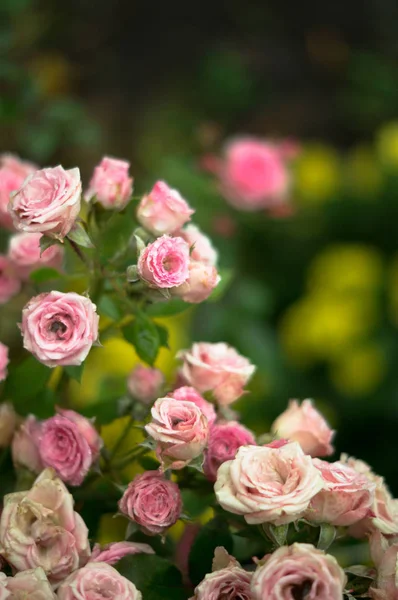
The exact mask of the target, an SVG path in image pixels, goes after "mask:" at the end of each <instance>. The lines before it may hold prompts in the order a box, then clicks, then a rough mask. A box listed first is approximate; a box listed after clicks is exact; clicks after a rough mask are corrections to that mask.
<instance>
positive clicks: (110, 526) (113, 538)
mask: <svg viewBox="0 0 398 600" xmlns="http://www.w3.org/2000/svg"><path fill="white" fill-rule="evenodd" d="M127 524H128V520H127V519H125V518H124V517H119V516H117V517H115V515H114V514H113V513H112V514H109V513H105V514H104V515H102V517H101V520H100V524H99V527H98V535H97V540H96V541H97V542H98V543H99V544H101V546H102V545H105V544H110V542H121V541H123V540H124V539H125V535H126V527H127Z"/></svg>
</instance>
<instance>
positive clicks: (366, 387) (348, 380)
mask: <svg viewBox="0 0 398 600" xmlns="http://www.w3.org/2000/svg"><path fill="white" fill-rule="evenodd" d="M386 366H387V365H386V359H385V356H384V354H383V352H382V351H381V349H380V348H379V347H378V346H377V345H376V344H372V343H367V344H364V345H361V346H358V347H355V346H354V347H353V348H351V349H347V350H346V351H345V352H344V354H342V355H341V357H340V358H339V359H338V360H336V362H335V363H334V364H333V365H332V366H331V369H330V378H331V380H332V382H333V383H334V385H335V386H336V388H337V389H338V390H340V391H341V392H343V393H344V394H347V395H349V396H364V395H367V394H371V393H373V392H374V391H375V390H376V389H377V387H378V386H379V385H380V383H381V382H382V380H383V377H384V375H385V372H386Z"/></svg>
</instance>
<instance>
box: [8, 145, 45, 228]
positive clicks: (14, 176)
mask: <svg viewBox="0 0 398 600" xmlns="http://www.w3.org/2000/svg"><path fill="white" fill-rule="evenodd" d="M37 168H38V167H36V165H34V164H32V163H29V162H26V161H23V160H20V159H19V158H18V157H17V156H13V155H12V154H2V155H1V156H0V227H5V228H7V229H14V227H13V224H12V218H11V215H10V213H9V212H8V203H9V201H10V195H11V193H12V192H16V191H17V190H19V188H20V187H21V186H22V184H23V182H24V181H25V179H26V178H27V177H28V175H31V174H32V173H34V172H35V171H36V170H37Z"/></svg>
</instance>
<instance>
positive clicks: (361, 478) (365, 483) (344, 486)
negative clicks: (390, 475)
mask: <svg viewBox="0 0 398 600" xmlns="http://www.w3.org/2000/svg"><path fill="white" fill-rule="evenodd" d="M314 465H315V466H316V468H317V469H318V470H319V472H320V473H321V475H322V478H323V481H324V489H323V490H321V491H320V492H319V493H318V494H317V495H316V496H315V497H314V498H313V499H312V500H311V504H310V506H309V509H308V511H307V513H306V515H305V518H306V519H308V520H309V521H315V522H317V523H331V524H332V525H336V526H345V527H346V526H348V525H352V524H353V523H357V522H358V521H360V520H361V519H363V518H364V517H366V516H372V513H371V510H370V508H371V506H372V504H373V500H374V496H375V489H376V485H375V484H374V483H373V482H371V481H369V479H368V478H367V477H365V475H362V474H361V473H357V471H355V469H352V468H351V467H349V466H348V465H345V464H344V463H341V462H334V463H328V462H325V461H324V460H320V459H318V458H315V459H314Z"/></svg>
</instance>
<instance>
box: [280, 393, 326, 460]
mask: <svg viewBox="0 0 398 600" xmlns="http://www.w3.org/2000/svg"><path fill="white" fill-rule="evenodd" d="M271 431H272V432H273V433H275V434H276V435H277V436H278V437H281V438H287V439H289V440H292V441H294V442H298V443H299V444H300V446H301V447H302V449H303V451H304V452H305V454H310V455H311V456H327V455H329V454H333V452H334V448H333V446H332V445H331V441H332V439H333V435H334V431H332V429H330V427H329V425H328V424H327V422H326V421H325V419H324V418H323V416H322V415H321V414H320V413H319V412H318V411H317V410H316V408H314V407H313V405H312V402H311V400H304V401H303V402H302V403H301V405H300V404H299V403H298V402H297V400H291V401H290V403H289V406H288V408H287V409H286V410H285V412H283V413H282V414H281V415H279V417H278V418H277V419H276V421H274V423H273V424H272V425H271Z"/></svg>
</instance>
